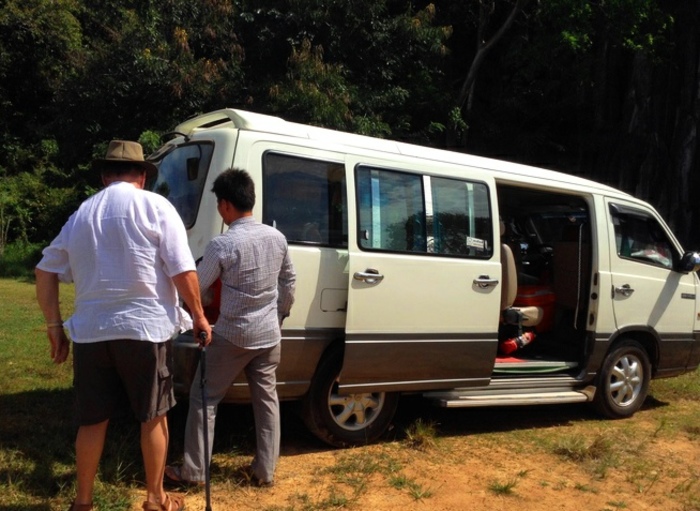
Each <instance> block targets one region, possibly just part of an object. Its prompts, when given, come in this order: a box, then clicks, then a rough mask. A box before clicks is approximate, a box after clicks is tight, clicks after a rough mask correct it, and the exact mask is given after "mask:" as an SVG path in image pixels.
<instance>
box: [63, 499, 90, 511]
mask: <svg viewBox="0 0 700 511" xmlns="http://www.w3.org/2000/svg"><path fill="white" fill-rule="evenodd" d="M68 511H92V503H90V504H76V503H75V501H73V503H72V504H71V505H70V509H69V510H68Z"/></svg>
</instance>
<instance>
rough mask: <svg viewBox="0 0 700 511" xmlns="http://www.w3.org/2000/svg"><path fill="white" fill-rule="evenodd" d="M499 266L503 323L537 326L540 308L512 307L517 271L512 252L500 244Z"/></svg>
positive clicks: (533, 306)
mask: <svg viewBox="0 0 700 511" xmlns="http://www.w3.org/2000/svg"><path fill="white" fill-rule="evenodd" d="M504 230H505V225H504V223H503V222H501V233H503V231H504ZM501 265H502V267H503V278H502V286H501V311H502V315H503V321H504V323H506V324H510V325H518V326H519V327H533V326H537V325H538V324H539V323H540V322H541V321H542V318H543V316H544V309H543V308H542V307H538V306H536V305H528V306H524V307H514V306H513V303H514V302H515V298H516V296H517V295H518V271H517V268H516V266H515V256H514V255H513V251H512V250H511V248H510V246H508V245H507V244H506V243H501Z"/></svg>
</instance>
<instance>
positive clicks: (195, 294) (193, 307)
mask: <svg viewBox="0 0 700 511" xmlns="http://www.w3.org/2000/svg"><path fill="white" fill-rule="evenodd" d="M173 283H174V284H175V287H176V288H177V292H178V293H180V296H181V297H182V300H183V301H184V302H185V304H187V307H188V308H189V309H190V314H192V322H193V323H194V337H195V339H197V341H199V343H200V344H202V345H203V346H206V345H207V344H209V343H210V342H211V326H210V325H209V321H207V318H206V317H205V316H204V309H203V308H202V298H201V296H200V294H199V280H197V272H196V271H185V272H182V273H179V274H177V275H175V276H174V277H173ZM200 332H204V333H205V334H206V340H204V341H202V340H201V339H200V338H199V334H200Z"/></svg>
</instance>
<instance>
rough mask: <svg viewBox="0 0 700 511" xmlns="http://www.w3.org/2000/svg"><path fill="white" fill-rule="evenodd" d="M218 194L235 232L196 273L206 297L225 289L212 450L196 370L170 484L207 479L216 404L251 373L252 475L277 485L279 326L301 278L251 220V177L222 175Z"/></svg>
mask: <svg viewBox="0 0 700 511" xmlns="http://www.w3.org/2000/svg"><path fill="white" fill-rule="evenodd" d="M212 191H213V192H214V194H215V195H216V199H217V207H218V211H219V214H220V215H221V217H222V218H223V220H224V222H225V223H226V224H227V225H228V226H229V229H228V231H226V232H225V233H223V234H221V235H219V236H217V237H215V238H214V239H213V240H212V241H211V242H209V244H208V245H207V247H206V249H205V252H204V256H203V258H202V261H201V262H200V264H199V267H198V269H197V273H198V276H199V283H200V290H201V291H202V292H204V291H206V290H207V289H208V288H209V287H210V286H211V285H212V284H213V283H214V282H215V281H216V279H218V278H220V279H221V283H222V287H221V310H220V315H219V318H218V320H217V323H216V326H215V327H214V334H213V336H212V340H211V344H210V345H209V347H208V348H207V352H208V355H209V356H207V358H206V364H207V367H206V374H207V388H206V390H207V399H208V402H207V406H206V408H207V418H208V421H207V424H208V426H209V436H208V439H209V445H208V446H206V447H205V446H204V441H203V438H202V433H203V431H202V427H203V426H202V420H201V417H202V401H201V392H200V391H199V390H198V386H199V379H200V374H199V369H198V370H197V373H196V374H195V377H194V380H193V383H192V389H191V391H190V408H189V414H188V417H187V425H186V428H185V454H184V463H183V465H182V467H174V466H169V467H167V469H166V479H169V480H170V481H171V482H175V483H184V484H187V483H201V482H203V481H204V477H205V468H206V467H205V466H204V459H205V458H204V449H205V448H207V449H209V455H210V457H209V458H208V459H211V450H212V445H213V438H214V423H215V418H216V410H217V406H218V404H219V402H220V401H221V400H222V399H223V398H224V396H225V394H226V392H227V390H228V389H229V387H230V386H231V384H232V382H233V380H234V379H235V378H236V377H237V376H238V374H239V373H240V372H241V371H245V374H246V379H247V381H248V385H249V387H250V393H251V398H252V404H253V414H254V417H255V429H256V452H255V457H254V458H253V461H252V464H251V466H250V474H249V475H250V477H251V481H252V482H254V483H255V484H258V485H261V486H268V485H270V484H272V483H273V480H274V472H275V467H276V464H277V459H278V458H279V448H280V417H279V401H278V399H277V391H276V378H275V371H276V369H277V365H278V364H279V361H280V354H281V346H280V341H281V332H280V327H281V325H282V321H283V320H284V318H286V317H287V316H288V315H289V311H290V309H291V307H292V303H293V302H294V286H295V281H296V274H295V271H294V267H293V266H292V262H291V260H290V258H289V254H288V251H287V240H286V239H285V237H284V235H283V234H282V233H280V232H279V231H278V230H277V229H275V228H273V227H270V226H268V225H265V224H261V223H259V222H257V221H256V220H255V219H254V218H253V214H252V209H253V206H254V205H255V185H254V183H253V180H252V179H251V177H250V175H249V174H248V173H247V172H245V171H243V170H240V169H235V168H234V169H229V170H227V171H225V172H223V173H222V174H221V175H220V176H218V177H217V178H216V180H215V181H214V186H213V188H212Z"/></svg>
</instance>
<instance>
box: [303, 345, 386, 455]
mask: <svg viewBox="0 0 700 511" xmlns="http://www.w3.org/2000/svg"><path fill="white" fill-rule="evenodd" d="M342 360H343V353H342V351H341V350H334V351H333V352H332V353H330V354H329V356H327V357H325V358H324V359H323V360H322V361H321V363H320V364H319V367H318V370H317V371H316V375H315V376H314V379H313V381H312V382H311V388H310V389H309V392H308V394H307V395H306V397H305V398H304V403H303V410H302V417H303V420H304V423H305V424H306V427H307V428H309V430H310V431H311V432H312V433H313V434H314V435H315V436H316V437H318V438H319V439H320V440H322V441H324V442H326V443H327V444H330V445H332V446H335V447H350V446H356V445H365V444H369V443H372V442H375V441H376V440H378V439H379V438H380V437H381V436H382V434H383V433H384V432H385V431H386V430H387V429H388V427H389V425H390V424H391V421H392V419H393V418H394V413H395V412H396V406H397V405H398V402H399V394H398V393H396V392H367V393H363V394H344V395H340V394H338V393H337V389H338V383H337V381H336V380H337V379H338V375H339V374H340V368H341V366H342Z"/></svg>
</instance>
